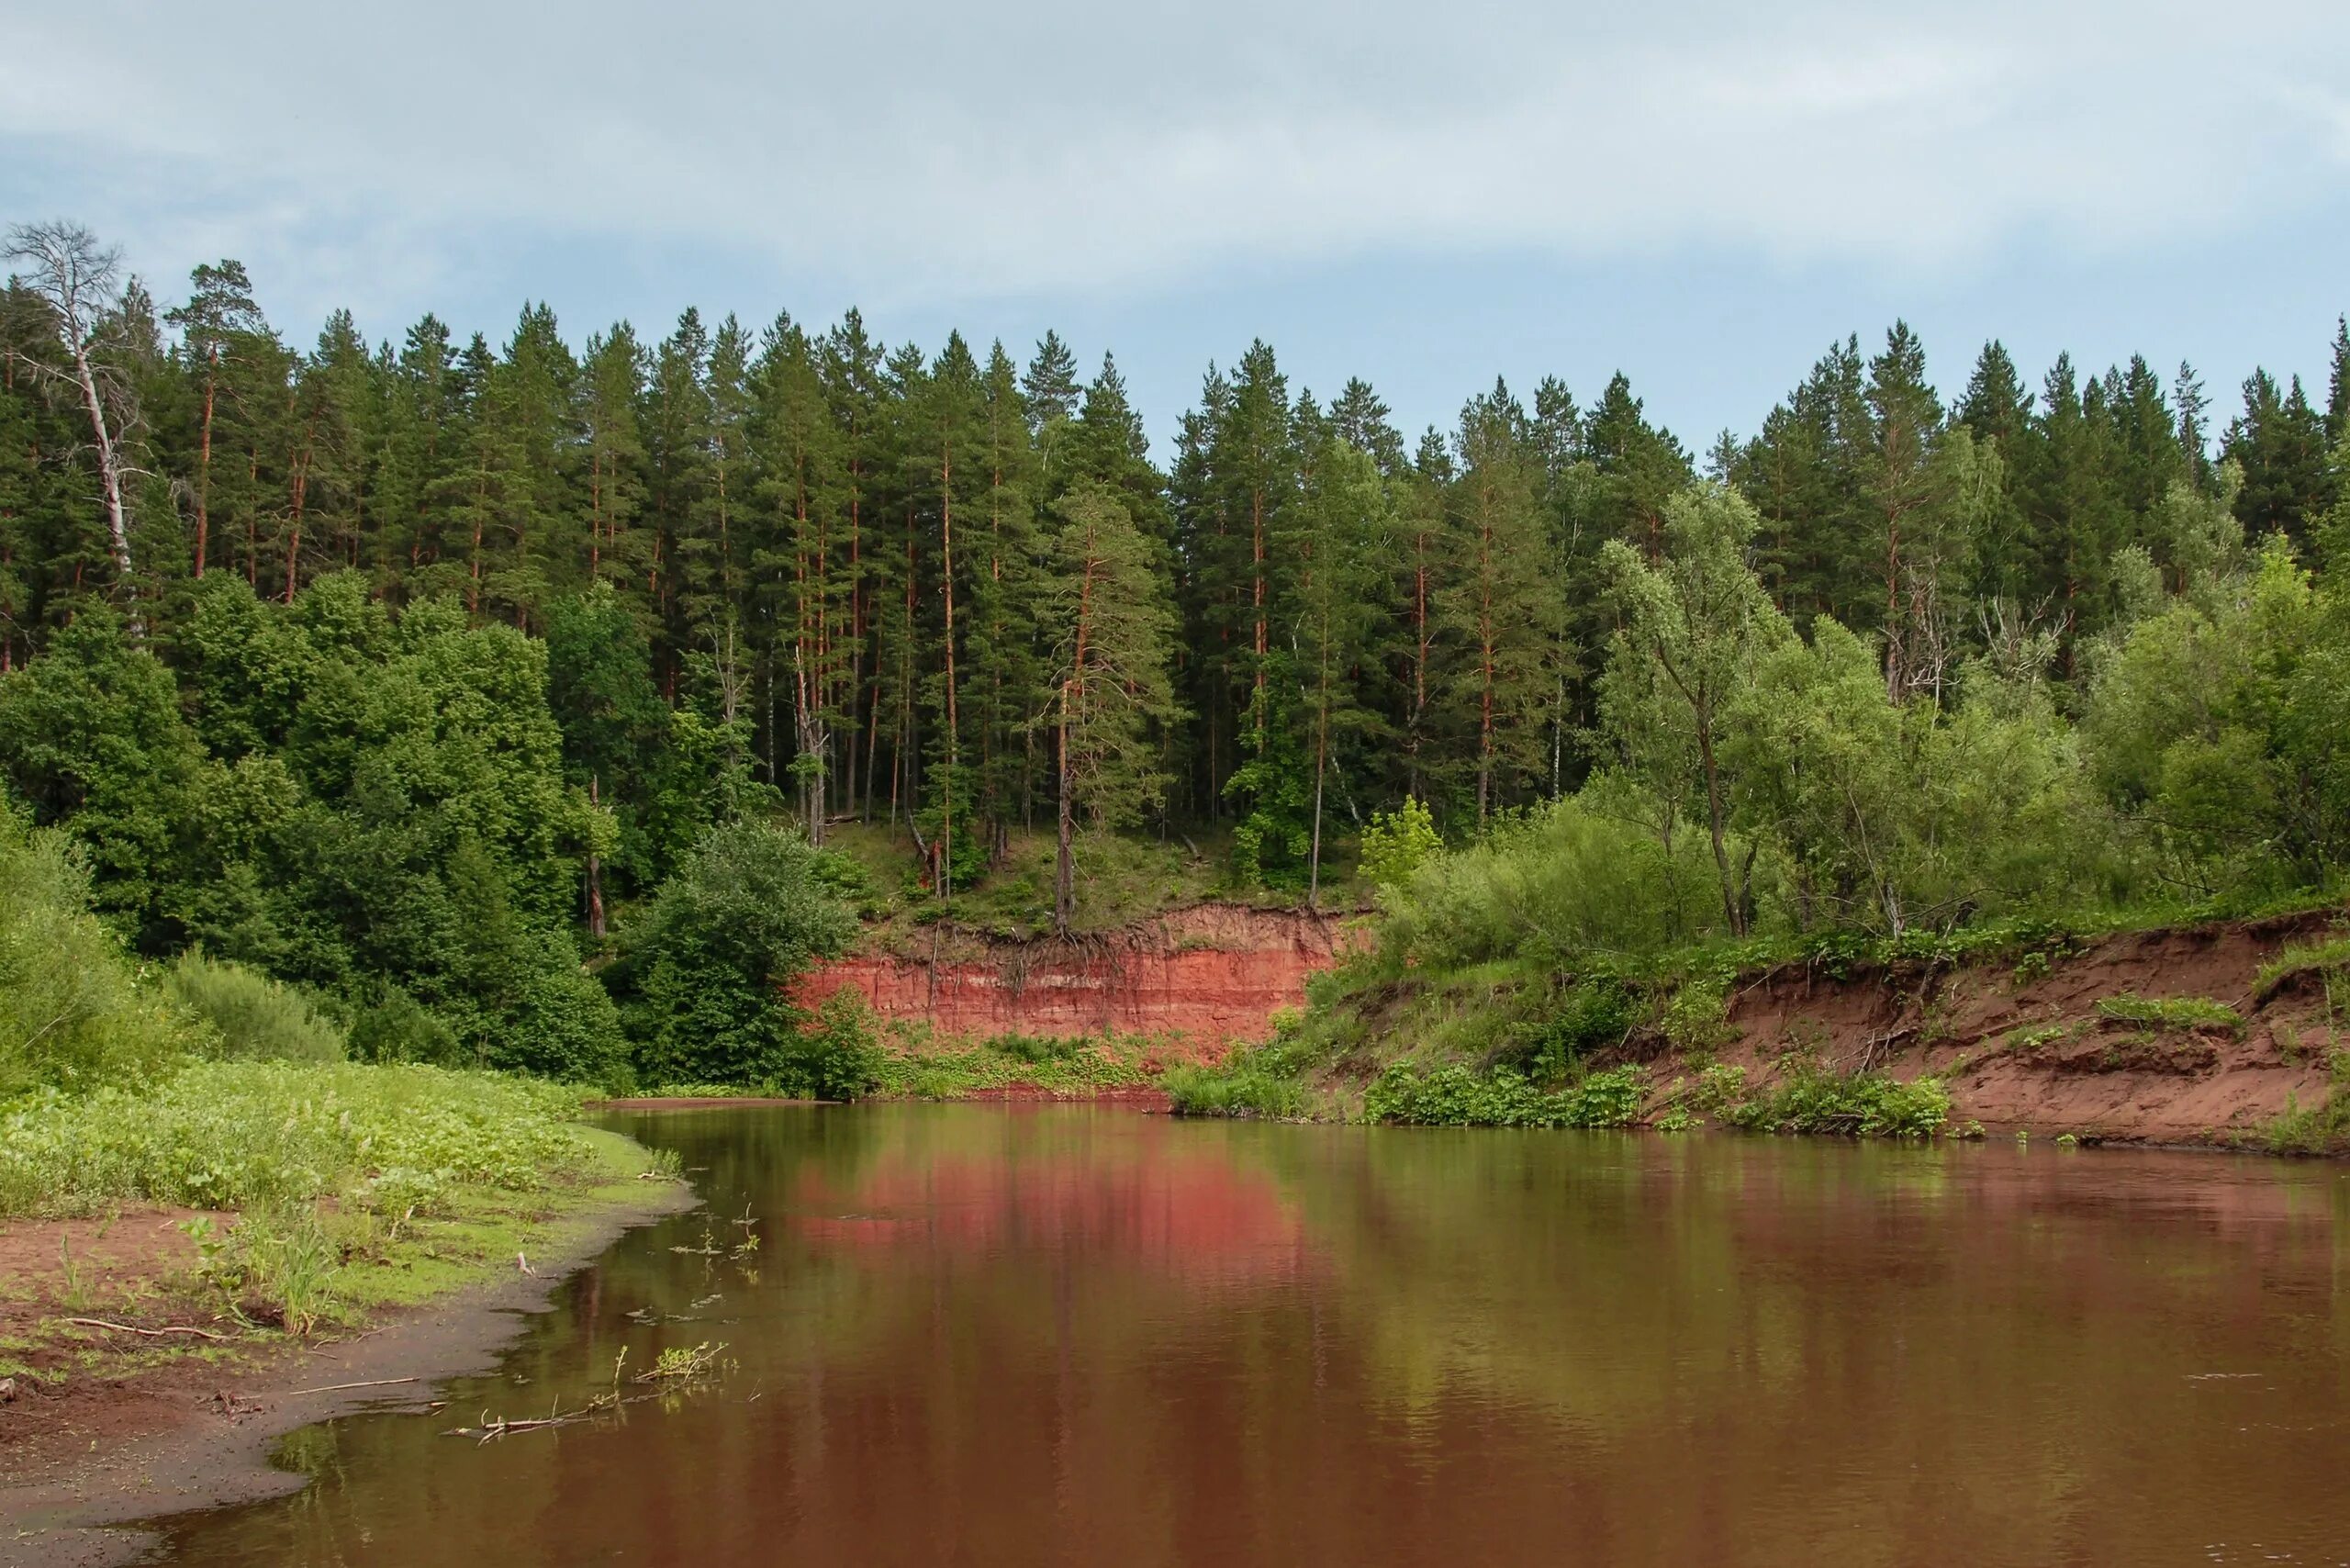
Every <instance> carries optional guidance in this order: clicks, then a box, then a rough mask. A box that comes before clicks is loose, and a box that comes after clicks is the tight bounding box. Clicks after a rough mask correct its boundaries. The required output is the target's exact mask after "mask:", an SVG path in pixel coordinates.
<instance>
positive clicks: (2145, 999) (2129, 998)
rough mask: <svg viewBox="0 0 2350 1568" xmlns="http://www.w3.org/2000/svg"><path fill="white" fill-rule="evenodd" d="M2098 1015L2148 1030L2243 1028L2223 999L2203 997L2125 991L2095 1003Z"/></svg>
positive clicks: (2232, 1030) (2241, 1019)
mask: <svg viewBox="0 0 2350 1568" xmlns="http://www.w3.org/2000/svg"><path fill="white" fill-rule="evenodd" d="M2097 1010H2098V1014H2099V1015H2100V1016H2102V1017H2106V1018H2110V1019H2112V1020H2114V1021H2115V1022H2116V1023H2121V1024H2138V1025H2144V1026H2145V1027H2147V1028H2150V1029H2225V1030H2227V1031H2228V1032H2229V1033H2230V1034H2240V1033H2242V1032H2243V1030H2244V1015H2243V1014H2239V1013H2238V1012H2237V1011H2236V1010H2235V1009H2234V1008H2233V1007H2230V1006H2229V1005H2228V1004H2227V1003H2226V1002H2214V1001H2212V1000H2211V999H2210V998H2209V997H2203V996H2168V997H2154V996H2140V995H2139V994H2138V993H2137V992H2135V991H2123V992H2122V993H2121V995H2119V996H2109V997H2107V998H2106V999H2105V1000H2104V1001H2102V1002H2098V1004H2097Z"/></svg>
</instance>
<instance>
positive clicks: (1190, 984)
mask: <svg viewBox="0 0 2350 1568" xmlns="http://www.w3.org/2000/svg"><path fill="white" fill-rule="evenodd" d="M1348 940H1349V937H1348V934H1347V932H1346V929H1345V920H1344V918H1343V917H1340V916H1336V915H1314V914H1308V913H1304V912H1303V911H1288V910H1261V909H1253V908H1249V907H1248V906H1246V905H1241V904H1199V905H1195V906H1193V907H1192V908H1189V909H1183V910H1177V911H1174V912H1172V913H1169V914H1166V915H1162V916H1159V917H1158V918H1156V919H1153V920H1149V921H1146V922H1143V923H1141V924H1137V925H1135V926H1131V927H1128V928H1126V929H1125V930H1122V931H1117V932H1113V933H1108V934H1103V935H1088V936H1083V937H1073V938H1069V939H1066V940H1063V939H1056V938H1039V939H1035V940H1031V941H1024V942H1015V941H1006V940H1002V939H1000V938H990V937H983V936H978V935H972V934H969V933H963V932H957V931H954V930H951V929H948V928H946V927H944V926H940V927H934V928H931V929H929V930H927V931H922V932H917V933H914V934H912V935H907V936H905V937H903V938H901V941H900V945H899V946H897V948H896V950H893V951H878V950H877V951H868V952H865V953H860V954H856V955H853V956H851V957H849V958H844V959H841V960H839V961H838V962H835V963H833V964H829V965H826V966H825V967H824V968H822V969H819V970H817V971H816V972H815V973H814V974H812V975H811V976H810V977H809V978H808V979H807V980H805V981H804V982H803V983H802V985H801V987H800V999H801V1000H802V1002H805V1003H807V1004H808V1005H811V1006H812V1005H814V1004H815V1003H817V1002H822V1000H823V999H824V998H826V997H828V996H830V995H832V994H833V993H834V992H835V991H843V990H855V991H857V992H858V993H860V994H861V995H862V996H863V997H864V998H865V1000H866V1002H867V1004H868V1005H870V1006H871V1007H872V1009H873V1011H874V1013H875V1014H877V1015H878V1017H879V1018H880V1019H881V1020H882V1021H883V1022H884V1023H911V1024H920V1025H927V1026H928V1027H929V1028H930V1029H931V1030H932V1031H933V1032H934V1033H935V1034H936V1035H938V1036H941V1037H946V1038H985V1037H990V1036H1005V1035H1030V1036H1052V1037H1068V1036H1079V1035H1103V1034H1125V1035H1153V1036H1184V1037H1185V1038H1186V1039H1187V1040H1188V1041H1189V1042H1190V1043H1191V1044H1192V1046H1193V1047H1198V1048H1201V1049H1203V1050H1204V1051H1206V1052H1208V1053H1210V1054H1220V1052H1221V1051H1222V1049H1223V1047H1226V1046H1228V1045H1230V1044H1232V1043H1233V1042H1235V1041H1238V1040H1249V1039H1258V1038H1261V1037H1262V1036H1265V1035H1267V1034H1268V1033H1270V1027H1271V1025H1270V1019H1271V1017H1272V1014H1274V1013H1275V1012H1276V1011H1278V1010H1279V1009H1281V1008H1285V1007H1301V1006H1303V1005H1304V1002H1305V982H1306V980H1307V979H1308V978H1309V977H1311V976H1313V975H1315V974H1316V973H1318V972H1319V971H1321V970H1323V969H1328V968H1329V967H1330V966H1331V965H1332V964H1334V963H1336V962H1337V959H1338V958H1339V956H1340V955H1341V954H1342V953H1343V952H1344V951H1345V949H1346V946H1347V943H1348Z"/></svg>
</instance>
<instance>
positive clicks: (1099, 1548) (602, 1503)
mask: <svg viewBox="0 0 2350 1568" xmlns="http://www.w3.org/2000/svg"><path fill="white" fill-rule="evenodd" d="M615 1120H616V1123H617V1125H620V1126H624V1127H625V1128H626V1129H627V1130H628V1131H630V1132H632V1133H633V1134H635V1135H636V1136H638V1137H642V1138H643V1139H645V1140H646V1141H648V1142H653V1143H657V1144H664V1145H667V1146H669V1147H672V1148H677V1150H678V1151H679V1153H680V1154H681V1156H682V1157H683V1159H684V1163H685V1164H686V1166H687V1167H688V1170H690V1171H691V1172H692V1179H693V1180H694V1182H696V1183H697V1185H698V1186H699V1190H700V1191H701V1192H702V1193H704V1194H705V1195H706V1197H707V1199H708V1203H707V1205H706V1206H705V1208H704V1209H703V1210H702V1211H701V1212H699V1213H697V1214H694V1215H684V1216H680V1217H678V1218H677V1219H674V1220H671V1221H668V1222H666V1223H665V1224H663V1225H661V1226H655V1227H651V1228H648V1229H645V1230H642V1231H638V1232H635V1233H632V1235H630V1236H629V1237H627V1238H625V1239H623V1240H622V1241H621V1243H619V1244H618V1245H617V1246H616V1247H615V1248H614V1249H612V1250H611V1252H610V1253H609V1254H608V1255H607V1256H606V1257H605V1258H604V1259H602V1260H600V1261H599V1263H598V1264H597V1265H595V1266H594V1267H592V1268H590V1269H588V1270H586V1271H583V1272H581V1273H580V1274H579V1275H578V1276H577V1277H576V1278H575V1279H573V1280H572V1281H570V1282H568V1283H567V1284H566V1286H565V1290H564V1291H563V1293H562V1294H561V1295H560V1297H559V1298H558V1301H557V1304H556V1307H555V1310H554V1311H553V1312H551V1313H549V1314H546V1315H544V1316H539V1317H535V1318H533V1319H532V1320H531V1321H530V1323H529V1325H528V1327H527V1329H526V1331H525V1333H524V1335H523V1338H521V1340H520V1342H519V1344H518V1345H517V1346H516V1348H515V1350H513V1351H512V1353H511V1354H510V1355H509V1357H508V1358H507V1359H506V1361H505V1363H504V1366H503V1368H502V1369H501V1371H500V1372H499V1373H498V1374H497V1375H496V1376H493V1377H487V1378H478V1379H472V1380H466V1381H463V1382H460V1383H457V1384H455V1385H454V1386H453V1388H452V1389H451V1391H450V1394H449V1404H448V1406H447V1407H446V1408H445V1409H444V1410H442V1411H440V1412H438V1413H435V1414H432V1415H429V1416H420V1415H416V1414H382V1415H374V1416H365V1417H353V1418H350V1419H346V1420H343V1421H339V1422H335V1423H330V1424H329V1425H327V1426H324V1427H320V1428H313V1429H311V1430H308V1431H306V1432H303V1433H299V1434H297V1435H296V1436H295V1437H294V1438H292V1439H288V1442H287V1444H286V1449H285V1460H286V1462H289V1463H293V1464H297V1465H298V1466H299V1467H301V1468H303V1469H305V1470H307V1471H308V1472H309V1473H312V1474H313V1475H314V1476H315V1477H316V1484H314V1485H312V1486H311V1487H310V1488H309V1489H308V1491H306V1492H304V1493H302V1494H300V1495H297V1496H296V1497H294V1498H291V1499H287V1500H284V1501H280V1502H276V1503H272V1504H266V1505H259V1506H252V1507H247V1508H240V1509H231V1510H225V1511H222V1512H218V1513H214V1514H208V1515H201V1516H196V1517H193V1518H186V1519H183V1520H179V1521H175V1522H174V1523H173V1526H172V1527H171V1541H172V1546H171V1551H172V1560H173V1561H174V1562H185V1563H190V1564H226V1563H239V1564H246V1563H271V1564H276V1563H288V1564H321V1565H323V1564H344V1563H383V1564H419V1565H422V1564H441V1563H447V1562H462V1561H467V1560H477V1561H480V1562H495V1563H498V1564H501V1565H504V1564H517V1565H522V1564H549V1565H553V1564H574V1563H586V1562H628V1563H644V1564H663V1565H666V1564H678V1565H687V1564H690V1565H693V1568H732V1565H734V1564H752V1563H758V1564H768V1563H781V1562H790V1563H794V1564H805V1563H818V1564H830V1563H843V1564H846V1563H930V1562H940V1563H973V1564H997V1563H1002V1564H1029V1563H1045V1562H1067V1563H1093V1562H1118V1563H1122V1564H1153V1563H1169V1564H1173V1563H1183V1564H1194V1563H1196V1564H1218V1565H1223V1564H1250V1563H1266V1564H1274V1563H1280V1564H1292V1563H1312V1564H1318V1563H1333V1564H1337V1563H1347V1564H1356V1563H1445V1564H1459V1563H1516V1562H1527V1563H1533V1562H1542V1563H1556V1562H1577V1563H1586V1564H1611V1563H1621V1564H1686V1563H1699V1562H1705V1563H1728V1564H1757V1565H1763V1564H1769V1565H1777V1564H1790V1565H1792V1564H1811V1563H1818V1562H1835V1563H1840V1564H1876V1563H1883V1564H1905V1565H1908V1564H1917V1563H1922V1562H1975V1563H2016V1564H2027V1563H2028V1564H2046V1563H2081V1564H2092V1563H2094V1564H2110V1563H2130V1562H2344V1561H2350V1492H2345V1490H2344V1487H2343V1486H2342V1484H2341V1482H2340V1471H2341V1461H2342V1459H2343V1457H2344V1454H2345V1453H2350V1428H2345V1417H2350V1355H2345V1350H2346V1349H2350V1317H2345V1313H2344V1304H2345V1302H2346V1301H2350V1296H2346V1295H2345V1294H2344V1268H2345V1264H2344V1257H2345V1250H2344V1242H2345V1241H2350V1182H2345V1181H2344V1174H2345V1173H2344V1171H2343V1170H2341V1169H2339V1168H2337V1167H2333V1166H2319V1165H2285V1164H2278V1163H2273V1162H2267V1161H2261V1160H2253V1159H2220V1158H2210V1157H2197V1156H2186V1155H2161V1154H2143V1153H2130V1152H2119V1151H2104V1150H2098V1151H2071V1150H2064V1149H2053V1148H2032V1149H2030V1150H2024V1149H2019V1148H2012V1147H2009V1146H2002V1145H1993V1146H1989V1147H1983V1146H1970V1145H1942V1146H1935V1147H1930V1148H1893V1147H1855V1146H1851V1145H1843V1144H1829V1143H1800V1142H1783V1141H1778V1140H1771V1139H1747V1138H1738V1137H1694V1138H1680V1139H1674V1138H1667V1137H1649V1136H1637V1135H1607V1134H1559V1133H1500V1132H1414V1131H1399V1130H1382V1129H1361V1128H1342V1127H1299V1126H1259V1125H1253V1124H1232V1123H1211V1124H1192V1123H1182V1122H1175V1121H1170V1120H1169V1119H1167V1118H1165V1117H1160V1116H1147V1115H1140V1114H1134V1113H1132V1112H1128V1111H1124V1110H1117V1109H1110V1108H1090V1107H1052V1106H1046V1107H1031V1106H1013V1107H1001V1106H988V1107H982V1106H885V1107H870V1108H852V1109H820V1108H779V1109H763V1110H756V1111H729V1110H720V1111H699V1112H691V1113H680V1114H667V1115H635V1116H624V1117H617V1118H615ZM737 1220H745V1221H746V1223H744V1224H740V1225H738V1224H736V1223H734V1222H735V1221H737ZM745 1237H750V1238H755V1243H756V1244H755V1247H745V1246H744V1245H743V1240H744V1238H745ZM721 1343H722V1344H723V1345H724V1346H725V1347H726V1349H725V1350H724V1351H723V1356H724V1358H725V1360H726V1361H728V1362H730V1363H731V1366H730V1368H729V1370H728V1371H727V1372H725V1374H724V1375H723V1376H722V1377H721V1378H719V1379H717V1380H716V1381H714V1382H712V1383H707V1384H703V1385H700V1386H695V1387H688V1388H685V1389H683V1390H680V1391H677V1392H675V1393H672V1394H669V1395H668V1396H666V1397H660V1398H652V1399H647V1400H643V1401H641V1402H639V1403H635V1404H632V1405H629V1406H625V1407H623V1408H621V1409H620V1410H618V1411H616V1412H612V1413H610V1414H607V1415H604V1416H602V1417H598V1418H596V1419H593V1420H588V1421H583V1422H579V1423H576V1424H572V1425H566V1426H562V1427H559V1428H548V1429H543V1430H537V1431H528V1432H520V1433H516V1434H514V1435H511V1436H509V1437H506V1438H503V1439H498V1440H497V1441H494V1442H490V1443H487V1444H477V1443H476V1442H473V1441H471V1440H468V1439H464V1438H459V1437H453V1436H448V1435H446V1432H447V1429H448V1428H451V1427H453V1426H459V1425H473V1424H477V1423H478V1422H479V1420H480V1419H481V1418H482V1417H488V1418H491V1419H496V1418H498V1417H533V1416H539V1415H543V1414H545V1413H546V1412H547V1411H548V1410H549V1409H550V1408H553V1409H571V1408H576V1407H578V1406H581V1405H583V1404H584V1403H586V1402H587V1401H588V1400H589V1399H590V1398H592V1397H593V1396H594V1395H595V1394H597V1393H598V1392H599V1390H602V1389H605V1388H608V1387H610V1384H611V1380H612V1372H613V1367H614V1363H615V1361H616V1358H620V1357H621V1355H622V1353H623V1351H625V1354H626V1360H625V1361H624V1363H622V1364H623V1367H624V1370H625V1371H635V1370H640V1369H643V1368H645V1367H648V1366H650V1365H652V1364H654V1361H655V1358H656V1357H658V1355H659V1354H660V1353H661V1351H662V1350H687V1349H690V1348H692V1347H695V1346H699V1345H704V1344H711V1345H715V1344H721ZM631 1386H635V1385H631Z"/></svg>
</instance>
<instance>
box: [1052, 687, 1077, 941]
mask: <svg viewBox="0 0 2350 1568" xmlns="http://www.w3.org/2000/svg"><path fill="white" fill-rule="evenodd" d="M1053 734H1054V738H1055V740H1056V742H1057V750H1058V754H1059V767H1058V772H1059V774H1060V790H1059V794H1060V801H1059V809H1058V811H1057V812H1056V813H1055V821H1056V844H1057V848H1056V851H1055V853H1054V857H1053V932H1054V935H1059V936H1066V935H1069V922H1070V921H1071V920H1073V919H1075V918H1076V916H1077V802H1076V798H1075V795H1074V793H1073V791H1072V790H1071V789H1070V784H1069V685H1068V684H1064V685H1063V686H1062V688H1061V722H1059V723H1058V724H1057V725H1055V726H1054V729H1053Z"/></svg>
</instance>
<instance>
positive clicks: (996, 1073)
mask: <svg viewBox="0 0 2350 1568" xmlns="http://www.w3.org/2000/svg"><path fill="white" fill-rule="evenodd" d="M1163 1043H1164V1042H1162V1041H1159V1040H1158V1039H1156V1038H1154V1037H1152V1036H1141V1035H1100V1036H1079V1037H1070V1038H1062V1037H1055V1036H1028V1035H1006V1036H999V1037H997V1038H994V1039H989V1040H977V1041H955V1042H945V1043H942V1042H939V1041H936V1040H934V1039H933V1038H931V1037H930V1036H929V1035H928V1034H927V1032H926V1031H923V1030H920V1029H908V1028H900V1029H898V1030H895V1031H893V1032H892V1037H891V1039H890V1042H889V1043H888V1044H887V1045H885V1046H884V1047H883V1048H882V1051H881V1053H880V1083H879V1086H878V1088H877V1089H876V1090H875V1093H876V1094H877V1095H880V1096H883V1097H887V1098H892V1099H903V1100H955V1099H960V1098H962V1097H964V1096H966V1095H968V1094H971V1093H974V1092H979V1091H984V1090H992V1089H1010V1088H1015V1087H1025V1088H1034V1089H1038V1090H1042V1091H1043V1092H1046V1093H1048V1094H1068V1095H1084V1094H1091V1093H1095V1092H1100V1091H1102V1090H1104V1089H1120V1088H1127V1087H1131V1086H1134V1085H1137V1084H1145V1083H1148V1082H1150V1081H1152V1080H1151V1075H1150V1074H1149V1073H1148V1072H1147V1070H1145V1067H1144V1063H1145V1062H1146V1061H1147V1059H1148V1058H1150V1057H1151V1055H1152V1054H1153V1052H1154V1050H1155V1049H1157V1048H1158V1047H1160V1046H1161V1045H1162V1044H1163Z"/></svg>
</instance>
